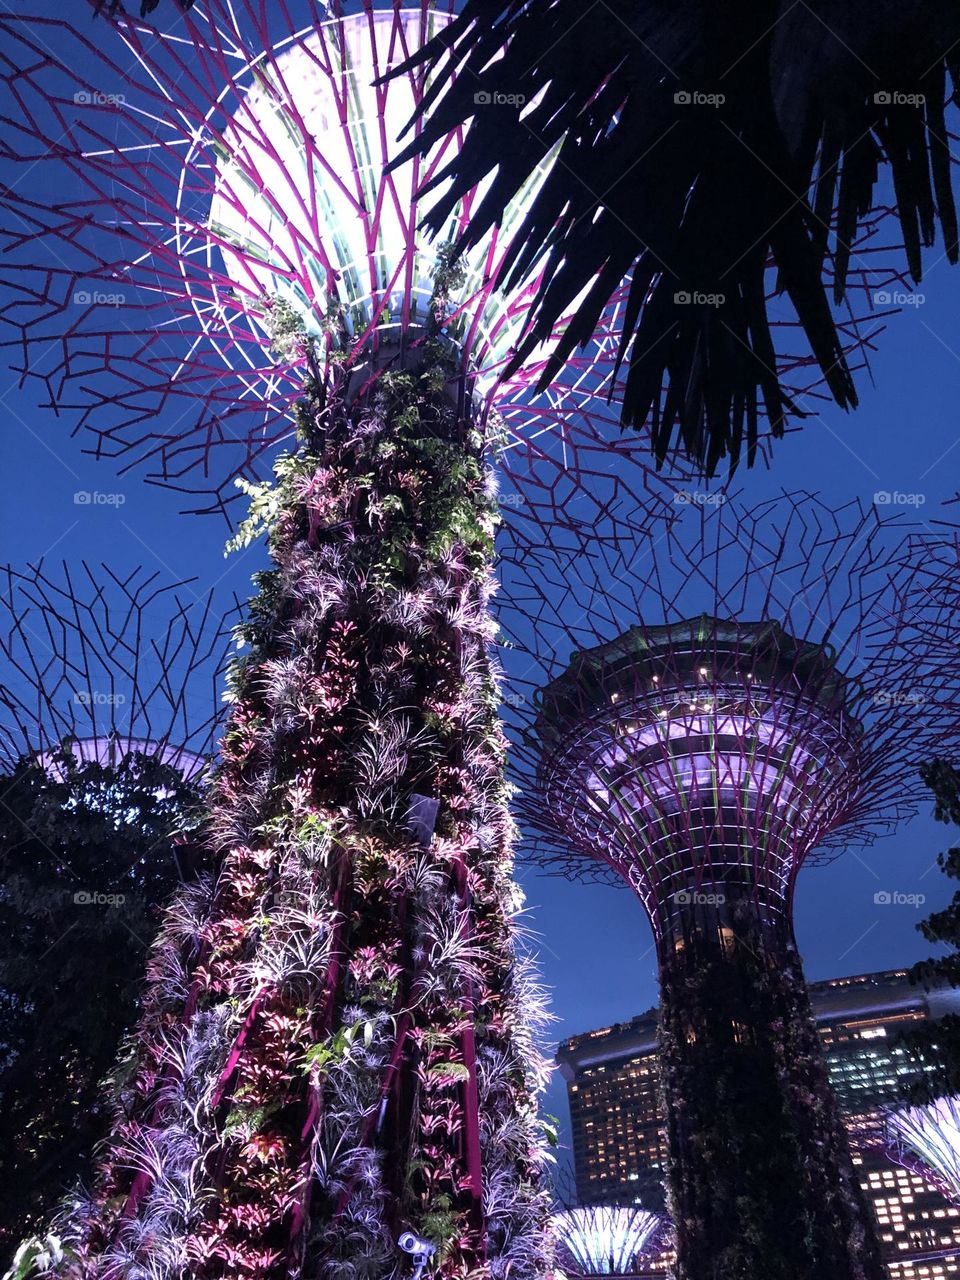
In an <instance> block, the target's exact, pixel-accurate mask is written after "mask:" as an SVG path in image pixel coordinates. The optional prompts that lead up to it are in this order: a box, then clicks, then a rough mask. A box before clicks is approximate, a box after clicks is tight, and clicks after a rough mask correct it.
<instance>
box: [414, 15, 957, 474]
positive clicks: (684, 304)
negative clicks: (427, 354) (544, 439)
mask: <svg viewBox="0 0 960 1280" xmlns="http://www.w3.org/2000/svg"><path fill="white" fill-rule="evenodd" d="M450 46H455V48H456V51H457V55H458V56H457V59H456V62H457V66H458V71H457V75H456V77H455V78H453V76H452V73H451V68H450V66H449V64H447V63H445V62H444V63H442V64H441V63H440V55H441V54H442V53H443V52H444V51H445V50H446V49H448V48H449V47H450ZM500 55H502V56H500ZM427 59H437V62H438V66H440V65H442V70H438V73H437V76H436V79H435V81H434V84H433V86H432V89H431V91H430V93H429V94H428V95H427V97H426V100H425V102H424V105H423V107H422V108H421V112H420V114H421V115H422V117H423V130H422V132H421V133H420V134H419V136H418V137H417V138H416V139H415V140H414V141H412V142H411V143H410V144H409V146H408V148H407V149H406V151H405V152H404V153H403V154H402V155H401V157H400V158H399V159H398V161H397V163H398V164H399V163H402V162H403V160H405V159H406V158H408V157H409V156H410V155H412V154H415V153H417V152H420V151H426V150H427V149H428V148H429V147H430V146H432V145H433V144H434V143H435V142H436V141H437V140H438V139H440V138H441V137H442V136H443V135H444V134H445V133H446V132H447V131H448V130H451V129H453V128H454V127H456V126H458V125H460V124H462V123H464V122H466V121H471V120H472V124H471V127H470V131H469V133H468V135H467V138H466V140H465V144H464V146H463V148H462V150H461V151H460V152H459V153H458V154H456V155H454V157H453V158H452V159H451V160H450V162H449V163H448V165H447V166H446V167H445V168H444V169H443V171H442V172H441V173H438V174H437V175H436V177H435V178H434V179H433V181H432V183H431V184H430V186H431V187H436V186H439V185H440V184H442V183H444V182H445V181H446V180H447V179H448V178H449V179H451V180H452V181H451V185H450V186H449V187H448V188H446V189H445V190H444V191H443V194H442V196H440V197H439V198H438V200H437V203H436V205H435V206H434V208H433V210H432V211H431V213H430V215H429V216H428V218H427V223H428V225H429V226H430V227H431V228H432V229H434V230H435V229H436V228H438V227H440V226H441V224H442V223H443V221H444V219H445V218H446V216H447V214H448V213H449V210H450V209H451V207H452V206H453V204H454V203H455V202H456V201H457V200H458V199H459V198H460V196H461V195H462V194H463V193H464V192H466V191H468V190H469V189H471V188H472V187H473V186H474V185H475V184H476V183H478V182H480V181H481V180H483V179H484V178H491V185H490V189H489V192H488V194H487V195H486V198H485V200H484V201H483V203H482V205H481V206H480V209H479V211H478V213H477V216H475V217H474V218H473V219H472V221H471V224H470V226H469V228H468V230H467V231H466V233H465V235H464V240H463V244H462V245H461V248H464V247H466V246H468V245H471V244H476V243H477V242H478V241H479V240H480V239H481V238H482V237H483V236H484V235H485V234H486V232H487V231H488V229H489V228H490V226H491V225H493V224H497V223H498V222H499V221H500V218H501V215H502V212H503V210H504V207H505V206H506V204H507V203H508V202H509V201H510V200H511V198H512V197H513V196H514V195H515V194H516V193H517V191H518V190H519V189H520V188H521V187H522V186H523V184H524V183H526V182H527V181H528V179H529V177H530V175H531V174H532V173H533V171H534V170H535V168H536V166H537V165H538V164H539V163H540V162H541V161H542V160H543V159H544V158H545V157H546V156H547V155H548V154H549V153H550V152H551V151H552V150H553V149H554V148H555V147H557V148H558V154H557V159H556V163H555V164H554V167H553V169H552V171H551V173H550V175H549V177H548V178H547V180H546V181H545V183H544V185H543V188H542V190H541V192H540V194H539V196H538V198H537V199H536V201H535V203H534V205H533V206H532V208H531V210H530V213H529V214H528V216H527V218H526V219H525V221H524V223H523V224H522V226H521V229H520V231H519V232H518V233H517V235H516V237H515V238H514V240H513V242H512V246H511V250H512V251H511V253H510V255H509V257H508V259H507V262H506V265H505V268H504V272H503V275H502V277H501V283H502V284H503V286H504V287H505V288H512V287H513V286H514V285H515V284H516V282H517V281H519V280H520V279H521V278H523V277H525V276H526V275H527V274H528V273H529V272H530V271H531V269H532V268H533V266H534V264H535V263H537V261H538V260H539V259H540V258H541V255H545V264H546V271H545V275H544V278H543V282H542V284H541V287H540V290H539V294H538V298H537V303H536V306H535V308H534V309H533V312H532V318H531V323H530V325H529V328H528V332H527V335H526V339H525V341H524V342H523V343H522V344H521V346H520V347H519V349H518V351H517V354H516V360H515V364H520V363H522V362H523V360H524V359H525V358H526V357H527V355H529V353H530V352H531V350H532V349H533V348H534V346H535V345H536V344H537V343H539V342H541V341H543V340H544V339H546V338H548V337H549V336H550V333H551V331H552V329H553V326H554V325H555V323H556V321H557V320H558V319H559V318H560V317H562V316H563V315H564V314H565V313H566V311H567V310H568V309H569V308H570V306H571V304H572V303H573V302H574V300H575V299H577V298H578V296H579V295H580V294H581V292H582V291H583V290H585V289H588V288H589V292H588V293H587V296H586V299H585V300H584V301H583V302H582V303H581V304H580V305H579V307H578V310H577V316H576V319H575V321H574V323H573V324H572V325H571V326H570V328H569V329H568V331H567V333H566V335H565V337H564V339H563V341H562V342H560V343H559V344H558V345H557V347H556V349H555V351H554V353H553V359H552V362H551V363H550V364H548V366H547V367H546V370H545V373H544V376H543V383H544V384H546V383H547V382H549V380H550V378H551V377H553V376H554V375H555V373H556V371H557V370H558V369H559V368H560V367H561V365H562V364H563V362H564V361H565V360H566V359H567V358H568V356H569V355H570V354H571V352H572V351H573V350H574V349H575V347H576V346H577V345H578V344H579V343H580V342H581V341H583V340H584V339H585V338H586V337H587V336H588V335H589V334H590V333H591V332H592V330H593V329H594V328H595V326H596V325H597V322H598V319H599V317H600V314H601V312H602V309H603V307H604V305H605V304H606V302H607V301H608V299H609V298H610V296H611V293H612V292H613V290H614V289H615V288H616V287H617V285H618V284H619V282H620V281H621V280H622V279H623V277H624V276H625V275H626V273H627V272H629V271H631V270H632V272H633V285H632V292H631V297H630V305H629V308H628V311H627V314H626V317H625V324H624V332H623V346H622V350H621V357H626V358H627V360H628V376H627V379H626V384H625V391H624V399H623V423H624V425H625V426H628V427H635V426H639V425H640V424H641V423H643V422H648V421H649V422H650V424H651V425H652V427H653V438H654V448H655V451H656V454H657V458H658V460H660V461H663V459H664V458H665V457H666V456H667V455H668V453H670V452H671V451H672V450H673V449H675V448H681V449H682V450H683V452H684V453H686V455H687V456H688V457H691V458H693V459H695V460H696V461H697V462H698V463H699V464H700V465H701V466H702V467H703V468H704V469H705V470H706V471H707V472H708V473H712V472H713V471H714V470H715V469H716V468H717V466H718V464H719V462H720V460H721V459H722V458H724V457H727V458H728V459H729V463H730V466H731V467H735V466H736V464H737V462H738V460H739V459H740V456H741V452H742V449H743V445H744V442H746V446H747V459H748V462H749V461H750V460H752V459H753V457H754V452H755V446H756V440H757V433H758V419H759V418H760V416H761V414H762V413H765V415H766V417H767V419H768V421H769V423H770V426H771V428H772V430H773V431H774V433H775V434H780V433H781V432H782V430H783V425H784V421H785V418H786V416H787V414H788V413H790V412H791V411H793V410H794V406H793V405H791V403H790V402H789V399H788V397H787V396H786V394H785V393H784V391H783V390H782V388H781V387H780V386H779V384H778V380H777V377H776V373H775V369H774V345H773V337H772V334H771V328H770V321H769V318H768V314H767V305H766V301H765V290H764V273H765V270H766V268H767V264H768V262H769V261H770V260H771V259H772V261H773V262H774V263H775V265H776V268H777V272H778V278H779V285H780V288H781V290H782V291H784V292H785V293H786V294H787V295H789V298H790V300H791V302H792V304H793V306H794V308H795V309H796V313H797V316H798V318H799V319H800V321H801V323H802V324H803V326H804V329H805V331H806V334H807V337H808V340H809V342H810V347H811V350H812V352H813V354H814V356H815V357H816V359H817V361H818V363H819V366H820V368H821V370H822V371H823V373H824V375H825V378H826V381H827V384H828V386H829V388H830V390H831V392H832V394H833V396H834V397H835V399H836V401H837V402H838V403H839V404H840V405H842V406H844V407H852V406H854V405H855V404H856V393H855V390H854V387H853V383H852V379H851V376H850V372H849V370H848V367H847V365H846V362H845V360H844V358H843V355H842V350H841V344H840V340H839V337H838V334H837V330H836V327H835V323H834V320H833V317H832V314H831V310H830V307H829V304H828V300H827V295H826V286H825V284H824V278H823V267H824V262H825V256H826V255H829V256H830V258H831V259H832V263H833V275H834V280H835V292H836V295H837V299H838V300H840V299H841V298H842V296H843V292H844V287H845V281H846V278H847V273H848V268H849V266H850V246H851V243H852V241H853V240H854V237H855V235H856V233H857V229H858V225H859V224H860V222H861V220H862V218H863V216H864V215H865V214H866V213H867V211H868V210H869V209H870V207H871V205H872V203H873V193H874V190H875V187H876V184H877V180H878V177H879V175H880V173H881V170H882V169H883V168H884V167H885V166H887V167H889V170H890V172H891V173H892V179H893V185H894V188H895V193H896V200H897V205H898V209H899V218H900V225H901V227H902V232H903V238H904V244H905V252H906V261H907V265H908V268H909V271H910V273H911V274H912V276H913V278H914V279H915V280H919V279H920V273H921V253H920V249H921V245H929V244H931V243H932V241H933V238H934V232H935V224H936V222H937V219H938V218H939V222H940V225H941V228H942V232H943V239H944V243H945V249H946V254H947V256H948V258H949V259H950V260H951V261H956V258H957V217H956V211H955V207H954V199H953V194H952V190H951V177H950V155H949V147H948V138H947V135H946V132H945V125H944V106H945V102H946V101H948V99H949V96H950V95H951V94H952V92H953V88H954V86H955V85H956V81H957V74H958V68H960V7H958V6H956V5H954V4H950V3H947V2H946V0H908V2H907V3H904V2H903V0H875V2H874V3H871V4H865V3H862V2H858V3H855V2H854V0H840V2H839V3H838V2H837V0H833V2H832V3H829V4H828V3H826V0H812V3H804V4H794V3H790V2H788V0H765V2H764V3H759V4H758V3H742V2H737V3H730V4H722V5H718V4H709V3H705V2H704V0H678V2H677V3H673V4H669V5H667V4H663V3H658V2H657V0H635V2H634V3H632V4H630V5H629V6H625V5H614V4H601V5H594V6H585V5H583V4H582V3H581V0H467V2H466V4H465V5H464V8H463V11H462V13H461V14H460V16H459V17H458V18H457V20H456V21H455V22H454V23H452V24H451V25H450V26H449V27H447V28H445V29H444V30H443V31H442V32H440V34H439V35H438V36H437V37H436V38H435V39H434V40H433V41H432V42H430V43H429V44H428V45H427V46H425V48H424V49H423V50H422V51H420V52H418V53H416V54H415V55H414V56H413V59H412V61H413V62H420V61H424V60H427ZM402 71H403V68H399V69H398V70H397V71H396V72H395V73H394V74H398V75H399V74H401V73H402ZM948 74H949V78H950V79H949V83H948V79H947V77H948ZM428 189H429V188H428ZM831 228H833V230H832V232H831ZM698 295H699V296H701V297H702V298H703V299H706V301H703V303H702V304H697V303H696V302H694V303H690V302H688V301H687V299H695V298H696V297H697V296H698ZM721 297H722V298H723V301H722V303H718V302H717V299H718V298H721ZM678 300H679V301H678Z"/></svg>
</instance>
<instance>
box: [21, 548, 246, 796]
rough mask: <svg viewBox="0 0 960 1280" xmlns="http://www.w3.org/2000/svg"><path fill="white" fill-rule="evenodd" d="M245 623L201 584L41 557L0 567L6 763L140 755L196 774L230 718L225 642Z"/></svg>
mask: <svg viewBox="0 0 960 1280" xmlns="http://www.w3.org/2000/svg"><path fill="white" fill-rule="evenodd" d="M237 620H238V612H237V605H236V602H235V601H234V602H232V603H230V604H229V605H228V606H227V610H226V612H225V611H224V610H223V609H219V608H218V607H217V602H216V600H215V598H214V593H213V592H207V593H206V594H205V595H204V596H200V595H199V594H198V592H197V588H196V584H195V581H194V580H188V581H184V582H176V583H168V582H164V580H163V578H162V576H161V575H160V574H158V573H146V572H144V571H143V570H142V569H135V570H133V571H132V572H124V573H117V572H116V571H114V570H112V569H110V568H109V567H106V566H104V567H101V568H100V569H99V570H94V569H92V568H91V567H90V566H88V565H87V564H83V565H82V566H80V568H79V570H78V569H73V570H71V569H70V568H69V567H68V566H67V565H66V564H64V565H63V566H62V568H61V570H60V572H59V573H56V572H53V571H52V570H50V569H48V568H46V567H45V566H44V565H42V564H41V565H38V566H36V567H34V568H31V569H25V570H16V569H13V568H12V567H9V566H8V567H7V568H5V569H4V570H3V571H2V574H0V657H2V660H3V665H4V673H3V678H2V680H0V768H3V770H4V771H5V772H10V771H12V770H13V769H14V768H16V767H17V765H18V763H19V762H21V761H24V760H26V761H35V762H36V763H38V764H39V765H41V766H42V767H44V768H45V769H46V770H48V771H52V772H53V773H54V774H56V773H58V772H60V771H62V762H61V761H60V759H59V757H60V756H61V753H63V752H64V751H67V752H68V753H69V755H70V756H71V757H72V758H73V759H74V760H75V762H76V763H77V764H78V765H84V764H88V763H90V764H97V765H100V766H103V767H106V768H112V767H116V766H117V765H118V764H119V762H120V761H121V760H122V759H123V758H124V757H125V756H130V755H134V754H140V755H142V756H148V757H150V758H152V759H155V760H156V762H157V764H158V765H162V766H164V767H168V768H172V769H174V770H176V772H177V773H179V774H180V775H181V776H182V777H184V778H186V779H187V780H189V781H192V780H194V779H196V778H198V777H199V775H200V774H201V772H202V771H203V768H204V766H205V758H206V757H209V756H210V755H212V753H213V751H214V750H215V748H216V744H217V741H218V738H219V735H220V731H221V729H222V725H223V720H224V718H225V712H224V708H223V706H222V703H221V692H222V679H223V675H224V671H225V669H226V664H227V653H226V651H227V644H228V640H229V637H230V634H231V629H232V627H233V626H234V625H235V624H236V622H237Z"/></svg>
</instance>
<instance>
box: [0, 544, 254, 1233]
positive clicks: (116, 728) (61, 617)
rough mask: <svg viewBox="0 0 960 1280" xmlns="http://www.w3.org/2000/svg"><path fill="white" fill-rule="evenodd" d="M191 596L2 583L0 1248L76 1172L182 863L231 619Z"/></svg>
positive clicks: (175, 589)
mask: <svg viewBox="0 0 960 1280" xmlns="http://www.w3.org/2000/svg"><path fill="white" fill-rule="evenodd" d="M232 621H233V619H228V620H227V621H225V620H224V619H223V617H222V616H221V615H219V614H218V613H216V612H215V610H214V607H213V600H212V598H211V597H210V596H208V597H206V598H205V599H200V598H199V597H197V596H196V594H195V592H194V590H193V587H192V584H191V583H189V582H181V583H176V584H173V585H166V586H165V585H164V584H163V583H162V582H161V581H160V579H159V577H158V575H156V574H154V575H148V574H144V573H142V572H140V571H135V572H133V573H130V574H127V575H124V576H119V575H117V574H115V573H111V572H110V571H109V570H106V569H101V570H99V571H93V570H91V569H89V568H88V567H87V566H84V567H83V570H82V571H81V572H80V573H77V574H71V573H70V572H69V571H68V570H66V568H64V569H63V571H62V572H61V573H59V574H58V573H56V572H54V571H48V570H46V569H45V568H43V567H38V568H34V569H29V570H24V571H15V570H13V569H9V568H8V569H6V570H5V571H4V572H3V575H2V585H0V870H2V885H3V887H2V889H0V1183H2V1185H3V1187H4V1194H3V1198H2V1202H0V1242H2V1245H3V1247H5V1248H6V1249H7V1250H8V1251H10V1250H12V1246H13V1244H15V1243H16V1240H17V1239H18V1238H19V1237H21V1236H22V1235H23V1233H24V1232H25V1231H26V1230H27V1229H28V1228H30V1227H37V1226H39V1225H40V1223H41V1222H42V1220H43V1215H44V1214H45V1213H49V1212H50V1210H51V1209H52V1208H53V1207H54V1206H55V1204H56V1201H57V1199H58V1198H59V1196H60V1194H62V1192H63V1190H64V1189H66V1187H67V1186H69V1185H70V1183H72V1182H73V1180H74V1179H75V1178H77V1177H78V1176H80V1175H81V1174H83V1173H85V1172H87V1171H88V1166H89V1157H90V1153H91V1150H92V1147H93V1145H94V1143H95V1142H96V1141H98V1140H99V1139H101V1138H102V1137H104V1136H105V1134H106V1131H107V1114H106V1109H105V1108H104V1107H103V1106H101V1105H100V1084H101V1079H102V1077H103V1076H104V1075H105V1073H106V1072H107V1071H109V1070H110V1068H111V1067H112V1066H113V1065H114V1062H115V1059H116V1054H117V1048H118V1044H119V1041H120V1037H121V1035H122V1034H123V1033H124V1032H125V1031H127V1030H128V1029H129V1027H130V1025H131V1023H132V1022H133V1021H134V1019H135V1016H136V998H137V994H138V990H139V986H140V979H139V975H140V974H141V973H142V970H143V966H144V963H145V960H146V955H147V952H148V949H149V945H150V941H151V939H152V937H153V936H154V934H155V933H156V930H157V927H158V925H159V919H160V911H161V909H162V907H163V905H164V904H165V902H166V900H167V899H168V898H169V896H170V894H171V893H172V892H173V890H174V889H175V887H176V886H177V885H178V884H179V883H181V882H182V881H183V880H184V879H190V878H192V877H193V876H194V874H196V872H197V871H199V869H200V868H199V867H197V866H196V865H195V855H196V853H197V849H196V826H197V821H198V812H197V811H198V809H199V804H200V779H201V774H202V772H203V770H204V768H205V766H206V763H207V760H206V757H207V756H208V754H209V753H210V752H211V751H212V749H213V745H214V742H215V738H216V734H217V729H218V725H219V723H220V721H221V720H222V707H221V703H220V692H221V687H220V686H221V681H222V677H223V675H224V671H225V667H226V658H227V647H228V642H229V639H230V631H229V624H230V622H232Z"/></svg>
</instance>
